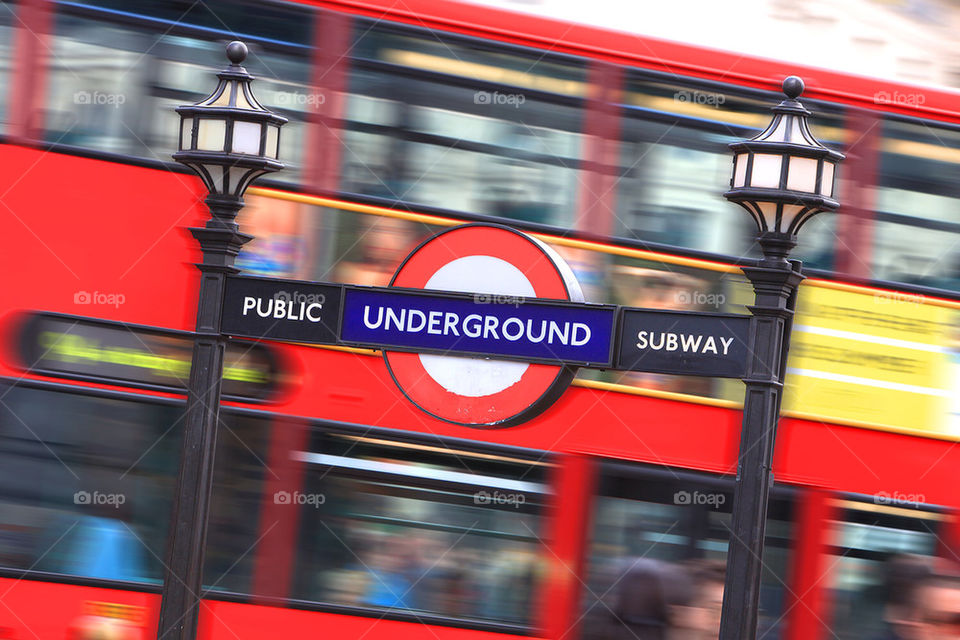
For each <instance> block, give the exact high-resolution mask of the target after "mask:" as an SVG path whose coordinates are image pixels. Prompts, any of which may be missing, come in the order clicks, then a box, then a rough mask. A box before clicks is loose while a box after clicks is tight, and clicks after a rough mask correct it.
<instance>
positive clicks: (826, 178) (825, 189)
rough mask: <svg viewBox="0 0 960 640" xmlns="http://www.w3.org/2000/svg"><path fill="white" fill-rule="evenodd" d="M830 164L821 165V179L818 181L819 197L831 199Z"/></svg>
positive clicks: (831, 179) (831, 168) (831, 170)
mask: <svg viewBox="0 0 960 640" xmlns="http://www.w3.org/2000/svg"><path fill="white" fill-rule="evenodd" d="M834 166H835V165H834V164H833V163H832V162H824V163H823V177H822V178H821V179H820V195H822V196H827V197H828V198H832V197H833V169H834Z"/></svg>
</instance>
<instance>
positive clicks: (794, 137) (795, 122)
mask: <svg viewBox="0 0 960 640" xmlns="http://www.w3.org/2000/svg"><path fill="white" fill-rule="evenodd" d="M790 121H791V123H792V125H791V126H792V128H791V130H790V142H792V143H793V144H802V145H806V146H808V147H809V146H810V143H809V142H808V141H807V139H806V138H805V137H804V135H803V130H802V129H801V128H800V118H790Z"/></svg>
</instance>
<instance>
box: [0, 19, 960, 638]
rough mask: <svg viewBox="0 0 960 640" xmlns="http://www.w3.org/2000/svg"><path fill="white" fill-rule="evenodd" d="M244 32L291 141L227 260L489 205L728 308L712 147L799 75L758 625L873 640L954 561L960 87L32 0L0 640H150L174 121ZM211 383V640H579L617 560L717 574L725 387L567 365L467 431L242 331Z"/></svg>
mask: <svg viewBox="0 0 960 640" xmlns="http://www.w3.org/2000/svg"><path fill="white" fill-rule="evenodd" d="M234 37H240V38H242V39H244V40H245V41H247V42H249V43H250V44H251V45H252V47H253V51H252V54H251V56H250V58H249V59H248V62H249V65H247V66H248V68H249V69H250V70H251V71H252V72H253V73H254V74H255V75H256V76H257V77H258V80H257V81H256V83H255V85H254V86H255V90H256V92H257V95H258V96H259V97H260V99H261V100H262V102H263V103H264V104H266V105H269V107H270V108H271V109H276V110H278V111H279V112H281V113H283V114H284V115H285V116H287V117H288V118H289V119H290V124H288V125H287V126H286V127H285V129H284V134H283V136H282V141H281V145H282V150H281V156H282V157H283V158H285V159H287V160H288V161H289V165H290V166H289V168H288V170H286V171H284V172H281V173H280V174H277V175H276V176H275V180H273V181H272V182H266V183H264V186H263V187H259V188H256V189H251V190H250V192H249V193H248V196H247V198H246V199H247V207H246V208H245V210H244V211H243V213H242V214H241V226H242V228H243V229H244V230H245V231H247V232H248V233H252V234H253V235H255V237H256V240H255V241H253V242H252V243H250V245H248V248H247V249H245V250H244V252H243V254H242V255H241V258H240V261H239V263H238V264H239V265H240V266H241V267H242V268H243V270H244V271H245V272H246V273H252V274H259V275H267V276H277V277H283V278H297V279H307V280H317V281H337V282H348V283H354V284H375V285H380V284H386V282H387V281H389V279H390V277H391V276H392V274H393V272H394V270H395V269H396V267H397V265H398V264H399V263H400V261H401V260H402V258H403V257H404V256H405V255H406V253H407V252H408V251H409V250H410V249H412V248H413V247H414V246H416V244H417V242H418V241H420V240H421V239H423V238H425V237H427V236H429V235H430V234H432V233H435V232H436V231H438V230H440V229H443V228H446V227H448V226H451V225H455V224H460V223H462V222H465V221H497V222H501V223H507V224H510V225H512V226H515V227H517V228H519V229H522V230H524V231H526V232H528V233H531V234H533V235H535V236H536V237H538V238H540V239H542V240H544V241H545V242H547V243H548V244H550V245H551V246H553V247H554V248H555V249H557V251H558V252H559V253H561V254H562V255H563V256H564V257H565V259H566V260H567V261H568V262H569V263H570V264H571V266H572V268H573V269H574V271H575V272H576V274H577V277H578V279H579V280H580V282H581V283H582V284H583V287H584V290H585V294H586V296H587V299H588V300H589V301H592V302H615V303H620V304H629V305H631V306H644V307H650V308H660V309H681V310H683V309H686V310H710V311H732V312H741V313H742V312H744V305H745V304H748V303H749V302H750V292H749V287H748V285H747V284H746V282H745V280H744V279H743V277H742V275H741V274H740V272H739V268H738V266H737V265H738V262H739V260H740V258H739V256H744V255H750V252H751V247H750V240H749V237H750V234H749V231H748V230H749V225H750V222H749V220H747V219H746V216H743V214H742V213H740V212H738V211H737V210H736V209H735V208H733V207H731V206H728V204H727V203H725V202H723V201H722V199H721V198H720V196H719V194H720V193H721V192H722V191H723V190H724V188H725V185H726V183H727V182H728V181H729V176H730V158H729V155H728V154H727V150H726V144H727V143H728V142H730V141H732V140H735V139H739V138H743V137H747V135H748V134H750V133H751V132H753V131H756V130H757V129H760V128H762V126H764V124H765V123H766V122H767V120H768V115H767V112H766V110H767V108H768V106H769V104H770V103H771V102H772V101H773V100H775V99H776V90H777V87H778V84H779V81H780V80H781V79H782V78H783V77H784V76H785V75H788V74H789V73H797V74H798V75H801V76H802V77H804V79H805V80H806V82H807V86H808V90H807V96H808V98H809V99H808V100H807V101H806V104H808V105H809V106H810V107H811V108H812V109H813V110H814V111H815V112H816V115H815V118H814V119H813V121H812V124H813V126H814V129H815V131H816V133H817V134H818V137H819V138H820V139H822V140H824V141H825V142H826V143H828V144H830V145H832V146H834V147H836V148H839V149H841V150H843V151H844V152H845V153H846V154H847V156H848V160H847V161H846V163H845V164H844V167H843V172H844V173H843V174H842V175H841V182H840V187H839V198H840V200H841V202H842V203H843V209H842V211H841V213H840V214H839V215H836V216H827V215H824V216H819V217H818V218H817V219H815V220H813V221H812V222H811V223H810V224H809V225H808V228H805V230H804V232H805V233H804V236H803V237H802V238H801V246H800V247H799V248H798V250H797V253H798V257H800V258H802V259H803V260H804V263H805V265H807V267H809V269H808V273H809V274H811V278H810V279H809V280H808V281H807V282H806V283H805V284H804V285H803V287H802V290H801V294H800V300H801V302H800V305H801V308H800V310H799V314H798V317H797V321H796V328H795V334H794V335H795V337H794V344H793V353H792V355H791V360H790V363H789V371H790V379H789V381H788V385H789V387H790V389H791V393H792V395H791V396H790V397H788V398H787V399H786V401H785V406H784V418H783V419H782V420H781V423H780V428H779V438H778V442H777V457H776V462H775V476H776V481H777V485H776V487H775V488H774V492H773V501H772V504H771V507H770V513H769V522H768V526H767V532H768V538H767V545H766V551H765V555H764V563H765V575H764V591H763V594H762V598H761V600H762V601H761V607H762V622H761V624H762V629H763V634H764V637H766V638H789V639H800V638H803V639H804V640H806V639H809V638H819V637H824V638H826V637H838V638H842V639H846V638H861V637H869V635H870V634H871V633H872V632H873V631H875V630H879V625H880V623H881V622H882V619H883V612H884V606H885V595H884V593H883V574H884V570H885V566H886V564H887V563H888V561H889V560H890V558H894V557H897V556H899V555H902V554H912V555H920V556H927V557H930V558H939V559H942V560H947V561H949V560H950V559H951V558H955V555H954V553H955V543H956V540H957V528H956V519H955V516H954V515H953V513H954V509H955V508H956V507H957V506H958V498H957V493H956V491H955V489H954V482H953V478H954V474H953V473H952V469H953V468H955V466H956V464H957V463H958V456H960V454H958V453H957V451H956V448H955V442H956V440H957V437H958V435H960V417H958V416H960V409H958V406H957V404H956V398H957V397H958V396H960V394H958V389H960V383H958V380H960V373H958V371H960V365H958V357H957V352H958V348H957V345H958V342H960V334H958V332H957V328H956V327H957V326H958V309H960V295H958V294H957V291H958V289H960V287H958V285H960V282H958V272H957V266H958V263H957V260H956V256H957V253H956V251H957V250H956V248H955V246H954V245H955V243H954V241H953V237H954V234H955V233H956V232H957V231H958V230H960V222H957V221H956V220H955V219H954V218H953V217H952V210H953V205H954V204H955V199H956V197H957V194H956V193H955V188H954V181H953V180H952V175H953V172H954V169H955V167H954V165H955V164H956V163H958V162H960V138H958V134H957V132H958V125H960V111H957V109H956V108H955V106H954V105H955V98H956V95H955V93H953V92H950V91H945V90H931V89H926V88H919V87H910V86H905V85H899V84H894V83H889V82H879V81H874V80H869V79H864V78H858V77H853V76H848V75H844V74H839V73H835V72H829V71H825V70H820V69H802V68H796V67H790V68H785V67H784V65H783V64H781V63H776V62H773V61H766V60H758V59H750V58H740V57H739V56H733V55H730V54H726V53H723V52H717V51H709V50H704V49H701V48H698V47H695V46H690V45H682V44H676V43H669V42H661V41H656V40H654V39H649V38H640V37H636V36H632V35H629V36H628V35H625V34H620V33H616V32H609V31H603V30H600V29H595V28H591V27H584V26H579V25H571V24H564V23H560V22H555V21H551V20H546V19H541V18H534V17H530V16H522V15H518V14H512V13H508V12H504V11H499V10H493V9H487V8H483V9H481V8H478V7H476V6H473V5H468V4H459V3H433V2H408V3H405V4H402V5H396V6H394V5H392V4H391V3H388V2H375V1H372V0H371V1H364V2H302V3H301V2H271V3H247V2H227V1H225V0H224V1H221V2H214V1H211V2H206V3H203V4H199V5H196V6H188V5H183V6H179V5H177V4H176V3H149V2H144V3H138V4H135V5H131V4H130V3H122V2H116V1H112V0H96V1H91V2H50V1H47V0H20V1H19V2H16V3H14V4H9V5H7V6H5V8H4V9H2V10H0V59H2V60H3V61H4V62H5V64H4V65H2V68H0V77H3V79H4V81H5V82H4V84H5V86H9V87H10V88H11V89H10V91H8V92H6V93H5V94H4V95H3V96H2V97H0V116H2V119H3V123H4V138H3V144H2V145H0V156H2V158H3V167H4V169H5V171H4V172H3V175H2V178H0V204H2V206H0V216H2V218H0V228H2V229H3V230H4V234H5V235H4V237H5V238H6V240H7V241H6V243H5V249H4V251H2V252H0V264H2V267H3V268H2V273H3V274H4V285H3V287H2V291H3V292H4V295H3V296H2V298H0V300H2V303H0V332H2V333H0V335H2V336H3V338H2V354H0V375H2V382H0V387H2V389H0V457H2V465H0V474H3V475H2V477H3V481H2V482H0V594H2V595H0V638H4V637H6V638H17V639H21V638H44V639H46V638H85V637H98V636H96V635H95V634H97V633H100V634H107V633H113V634H114V636H113V637H129V638H149V637H153V636H154V635H155V633H156V617H157V613H158V610H159V586H160V583H159V581H160V579H161V576H162V558H163V557H164V545H165V540H166V531H167V526H168V519H169V513H170V508H171V504H170V501H171V495H172V489H173V482H174V477H175V474H174V472H175V469H176V463H177V456H178V455H179V438H180V428H181V424H182V423H181V420H182V416H183V408H184V385H185V380H186V378H187V370H188V368H189V348H190V334H189V329H190V328H191V327H192V324H193V317H194V313H195V308H196V298H197V287H196V282H197V278H196V270H195V268H194V267H193V263H195V262H196V261H197V260H198V258H199V253H198V251H197V250H196V249H195V243H194V242H193V240H192V238H191V237H190V236H189V234H188V233H186V232H185V228H186V227H190V226H197V225H198V224H200V223H201V222H202V221H203V219H204V216H205V215H206V214H205V211H204V209H203V206H202V203H201V198H202V196H203V195H204V194H203V187H202V185H201V184H200V183H199V181H197V180H196V179H195V178H193V177H192V176H189V175H187V174H185V173H183V172H182V171H181V169H180V168H178V167H176V166H174V165H173V163H172V162H170V161H169V156H170V153H171V151H172V150H173V147H174V144H175V135H176V131H177V128H176V127H177V126H176V116H175V114H174V112H173V111H172V108H173V107H174V106H176V105H179V104H184V103H188V102H192V101H195V100H197V99H199V98H200V97H202V96H203V95H205V94H206V93H207V91H208V90H209V88H210V86H211V85H210V82H211V70H212V69H213V68H214V67H215V65H216V64H218V62H219V60H220V55H221V54H220V52H219V48H220V45H219V44H218V42H217V41H218V40H221V39H228V38H229V39H232V38H234ZM884 92H885V94H886V95H888V96H894V95H908V94H910V95H922V96H923V98H924V99H923V100H913V101H903V100H886V99H884V98H883V94H884ZM878 96H879V97H878ZM224 393H225V408H224V410H223V412H222V420H223V423H222V425H221V430H220V436H219V440H218V453H217V467H216V472H215V473H216V486H215V490H214V497H213V513H212V514H211V521H210V532H209V538H208V549H207V553H206V555H207V565H206V567H205V568H204V572H205V573H204V584H205V585H206V588H205V589H206V590H205V592H204V594H203V597H204V604H203V608H202V612H201V622H200V637H202V638H209V639H214V638H225V639H226V638H262V637H290V638H297V637H311V636H313V635H315V634H317V633H318V632H323V633H331V634H334V635H337V636H343V637H357V638H360V637H363V638H371V639H375V638H397V637H403V638H407V637H409V638H414V637H439V638H481V637H484V638H493V637H505V636H535V637H543V638H556V639H559V638H571V637H580V638H585V639H586V638H598V637H603V629H604V628H605V627H606V625H607V623H608V622H609V620H610V619H612V618H613V617H615V616H617V615H618V611H617V605H616V599H617V597H618V594H619V591H618V588H619V587H618V584H619V583H618V580H617V573H616V568H617V567H619V566H621V563H622V562H623V561H624V560H625V559H628V558H637V557H645V558H650V559H656V560H659V561H663V562H665V563H672V564H677V565H679V564H683V563H687V562H690V561H693V562H697V561H700V562H702V561H706V560H711V559H712V560H722V559H724V558H725V555H726V545H727V541H728V539H729V522H730V510H731V506H732V505H731V502H732V477H733V474H735V472H736V455H737V448H738V434H739V425H740V420H741V416H740V402H741V400H742V385H741V383H739V382H737V381H717V380H706V379H689V378H681V377H668V376H659V375H649V374H614V373H612V372H586V371H583V372H581V373H580V374H579V376H578V378H577V380H576V381H575V383H574V385H573V387H571V389H569V390H568V391H567V392H566V393H565V395H564V396H563V397H562V398H561V399H560V400H559V401H558V402H557V403H556V404H555V405H554V406H553V407H552V408H551V409H549V410H548V411H547V412H545V413H544V414H543V415H541V416H539V417H537V418H536V419H534V420H532V421H530V422H528V423H526V424H524V425H522V426H518V427H513V428H509V429H502V430H476V429H468V428H465V427H461V426H455V425H451V424H448V423H445V422H442V421H439V420H435V419H433V418H431V417H430V416H428V415H426V414H424V413H422V412H420V411H418V410H417V409H416V408H415V407H414V406H412V405H411V404H410V403H409V402H408V401H407V400H406V399H405V398H404V397H403V395H402V394H401V393H400V391H399V390H398V389H397V388H396V386H395V384H394V383H393V381H392V380H391V378H390V376H389V373H388V371H387V369H386V367H385V365H384V362H383V359H382V356H381V354H379V353H377V352H374V351H366V350H358V349H335V348H317V347H309V346H301V345H280V344H270V343H253V342H249V341H241V340H237V341H236V342H234V343H232V346H231V349H230V352H229V353H228V364H227V368H226V371H225V381H224ZM611 572H613V573H612V575H613V576H614V577H613V578H611ZM100 637H104V636H100Z"/></svg>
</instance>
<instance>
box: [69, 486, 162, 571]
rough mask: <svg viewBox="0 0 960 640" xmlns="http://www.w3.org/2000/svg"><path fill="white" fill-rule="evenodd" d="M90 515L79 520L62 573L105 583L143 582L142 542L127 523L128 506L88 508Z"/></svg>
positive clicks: (97, 505)
mask: <svg viewBox="0 0 960 640" xmlns="http://www.w3.org/2000/svg"><path fill="white" fill-rule="evenodd" d="M90 509H91V510H92V511H93V513H92V514H91V515H86V516H81V518H80V520H79V524H77V527H76V530H75V531H74V532H73V542H72V544H71V545H70V553H69V555H68V557H67V558H66V559H65V566H64V567H62V568H61V569H60V570H61V571H63V572H64V573H68V574H70V575H76V576H84V577H87V578H102V579H104V580H131V581H136V580H144V579H146V578H147V575H146V569H145V567H144V562H143V547H144V544H143V542H142V541H141V540H140V539H139V538H138V537H137V535H136V534H135V533H134V532H133V530H132V529H131V528H130V526H129V525H127V521H128V520H129V509H128V507H127V505H125V504H121V505H117V506H113V505H109V504H96V503H94V504H91V505H90Z"/></svg>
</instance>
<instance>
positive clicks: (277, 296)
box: [220, 276, 343, 344]
mask: <svg viewBox="0 0 960 640" xmlns="http://www.w3.org/2000/svg"><path fill="white" fill-rule="evenodd" d="M342 301H343V286H342V285H336V284H314V283H312V282H298V281H296V280H274V279H270V278H251V277H246V276H231V277H229V278H227V286H226V292H225V293H224V296H223V321H222V323H221V326H220V330H221V332H223V333H225V334H227V335H231V336H245V337H248V338H263V339H269V340H287V341H290V342H309V343H311V344H337V343H338V338H339V335H340V307H341V304H342Z"/></svg>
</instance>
